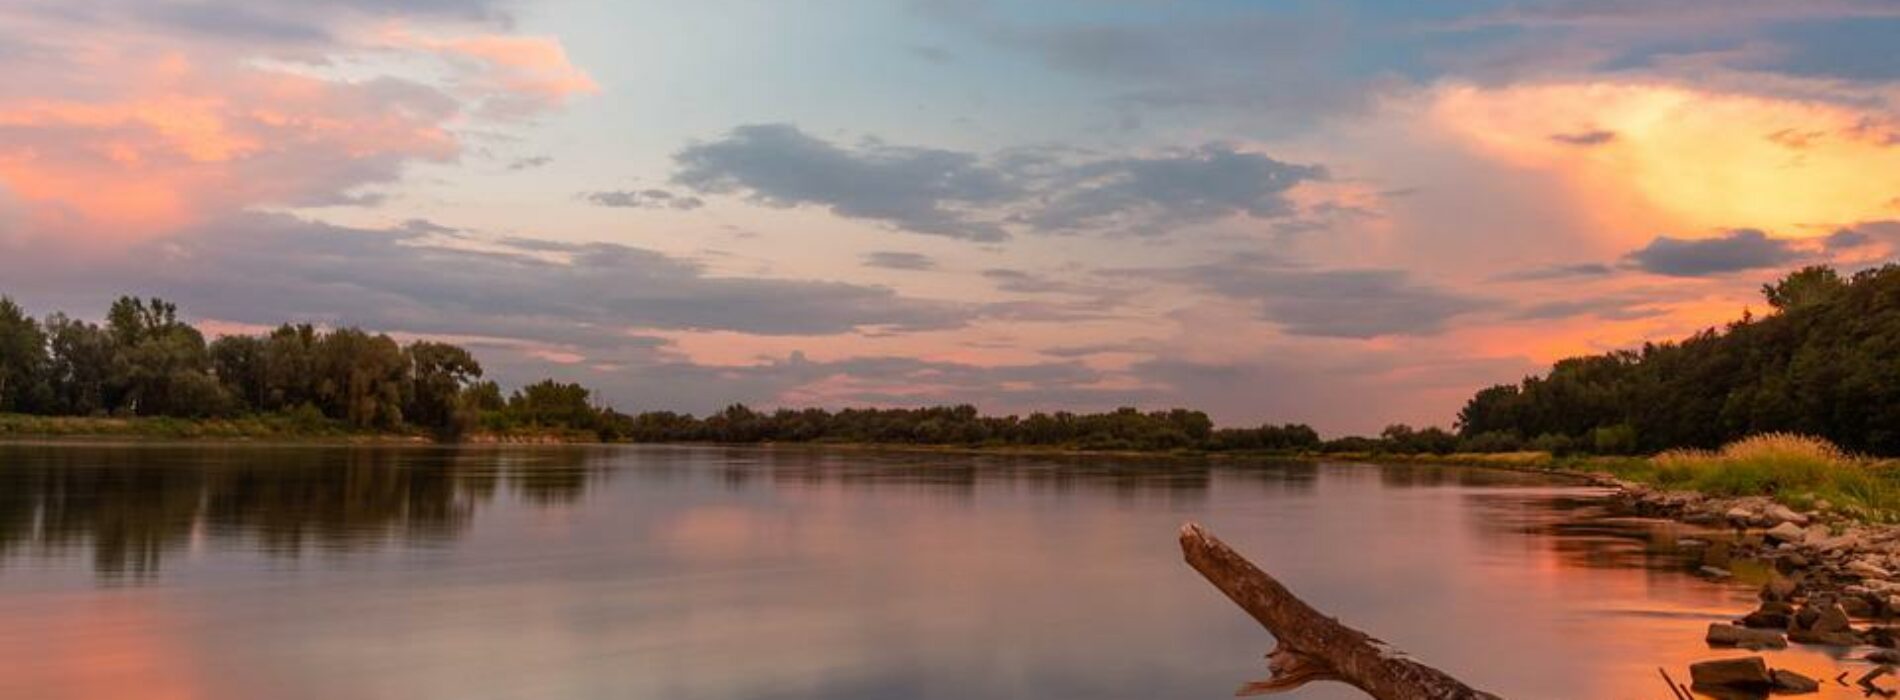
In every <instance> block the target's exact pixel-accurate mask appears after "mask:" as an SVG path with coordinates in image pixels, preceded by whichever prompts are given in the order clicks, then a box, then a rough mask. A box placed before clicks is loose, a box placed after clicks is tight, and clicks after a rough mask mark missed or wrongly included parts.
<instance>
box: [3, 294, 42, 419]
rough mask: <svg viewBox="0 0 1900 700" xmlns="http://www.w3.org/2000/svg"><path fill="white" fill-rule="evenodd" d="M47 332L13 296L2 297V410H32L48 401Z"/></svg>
mask: <svg viewBox="0 0 1900 700" xmlns="http://www.w3.org/2000/svg"><path fill="white" fill-rule="evenodd" d="M47 366H48V360H47V357H46V334H45V333H44V332H42V331H41V330H40V324H39V323H38V322H36V321H34V320H33V318H32V317H30V316H27V315H26V312H25V311H24V310H22V309H21V308H20V305H19V304H15V303H13V300H12V299H9V298H7V297H0V411H32V410H36V409H38V408H39V407H40V405H41V404H42V403H44V402H45V401H46V392H47V384H46V370H47Z"/></svg>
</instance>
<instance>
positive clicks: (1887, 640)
mask: <svg viewBox="0 0 1900 700" xmlns="http://www.w3.org/2000/svg"><path fill="white" fill-rule="evenodd" d="M1867 643H1868V644H1872V645H1874V646H1878V647H1886V648H1888V649H1894V648H1900V630H1896V629H1894V628H1892V627H1870V628H1868V629H1867Z"/></svg>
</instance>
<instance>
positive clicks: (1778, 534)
mask: <svg viewBox="0 0 1900 700" xmlns="http://www.w3.org/2000/svg"><path fill="white" fill-rule="evenodd" d="M1764 534H1765V535H1766V536H1767V537H1768V539H1771V540H1774V541H1776V542H1800V541H1803V540H1805V539H1807V537H1808V531H1807V530H1803V529H1801V526H1800V525H1796V524H1794V523H1792V522H1786V521H1784V522H1782V523H1781V524H1780V525H1776V526H1774V528H1773V529H1770V530H1769V531H1768V532H1767V533H1764Z"/></svg>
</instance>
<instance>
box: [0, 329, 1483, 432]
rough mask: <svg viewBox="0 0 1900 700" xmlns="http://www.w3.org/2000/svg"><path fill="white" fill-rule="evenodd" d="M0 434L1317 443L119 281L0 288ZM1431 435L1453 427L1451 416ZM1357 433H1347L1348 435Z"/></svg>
mask: <svg viewBox="0 0 1900 700" xmlns="http://www.w3.org/2000/svg"><path fill="white" fill-rule="evenodd" d="M0 414H7V415H0V435H52V436H58V435H85V434H97V433H105V434H111V435H127V436H152V437H243V438H268V437H289V436H328V435H348V434H354V433H399V434H418V435H419V434H430V435H433V436H435V437H439V438H444V439H454V438H457V437H461V436H464V435H466V434H469V433H472V432H480V433H486V434H489V435H498V436H503V437H506V436H510V435H523V436H537V437H539V436H549V435H552V436H556V437H564V438H572V439H585V440H608V441H614V440H631V441H640V442H729V443H756V442H832V443H885V444H917V445H959V446H1049V447H1069V448H1080V449H1096V450H1183V449H1195V450H1249V451H1278V452H1296V451H1308V450H1313V449H1317V448H1319V447H1321V442H1320V437H1319V434H1318V433H1317V432H1315V431H1314V430H1313V429H1312V428H1311V427H1308V426H1305V425H1293V424H1290V425H1265V426H1261V427H1258V428H1224V429H1216V428H1215V427H1214V425H1213V422H1212V421H1211V420H1209V419H1208V417H1207V414H1205V413H1202V412H1200V411H1189V410H1184V409H1174V410H1169V411H1154V412H1141V411H1137V410H1135V409H1132V408H1123V409H1118V410H1115V411H1111V412H1107V413H1094V414H1078V413H1068V412H1057V413H1036V414H1031V415H1029V416H1027V417H1017V416H984V415H980V414H978V412H977V410H976V408H974V407H972V406H946V407H934V408H919V409H846V410H841V411H835V412H833V411H827V410H823V409H816V408H812V409H780V410H777V411H773V412H769V413H767V412H760V411H755V410H753V409H751V408H749V407H746V406H744V405H733V406H731V407H729V408H727V409H725V410H723V411H719V412H717V413H713V414H711V415H708V416H704V417H695V416H692V415H687V414H682V413H674V412H670V411H655V412H649V413H641V414H637V415H629V414H625V413H621V412H619V411H616V410H614V409H612V408H609V407H605V406H602V405H600V403H598V401H597V397H596V396H595V395H594V393H593V392H592V391H590V390H588V389H587V388H586V387H583V386H580V385H578V384H570V383H564V382H557V381H554V380H544V381H540V382H536V383H534V384H529V385H527V386H524V387H521V388H520V389H518V390H516V391H513V392H509V393H506V394H504V393H503V391H502V389H501V387H500V386H499V385H497V384H496V383H494V382H492V381H483V380H482V366H481V364H480V362H478V361H477V360H476V359H475V357H474V355H473V354H471V353H470V352H469V351H468V350H466V349H464V348H461V347H457V346H455V345H450V344H447V343H439V342H431V341H416V342H412V343H409V344H407V345H403V344H399V343H397V342H396V341H395V340H393V339H391V338H390V337H389V336H387V335H381V334H371V333H368V332H365V331H362V330H360V329H356V328H338V329H334V330H319V329H317V328H315V327H313V326H310V325H308V324H305V325H288V324H287V325H284V326H281V327H279V328H277V329H276V330H274V331H272V332H270V333H268V334H265V335H229V336H224V337H220V338H218V339H216V340H213V341H210V342H206V341H205V337H204V334H202V333H201V332H199V331H198V330H197V329H196V328H193V327H192V326H190V325H188V324H186V323H184V322H181V321H179V320H178V309H177V307H176V306H175V305H173V304H171V303H169V302H166V301H163V300H160V299H139V298H134V297H123V298H120V299H119V300H118V301H117V302H115V303H114V304H113V305H112V308H111V310H110V311H108V312H107V314H106V322H105V324H104V325H95V324H92V323H88V322H85V321H79V320H75V319H73V318H71V317H68V316H66V315H65V314H57V313H56V314H53V315H52V316H50V317H48V318H47V319H46V320H45V321H43V322H42V321H38V320H35V319H34V318H33V317H31V316H29V315H28V314H27V313H26V312H25V311H24V310H23V309H21V308H20V307H19V305H17V304H15V303H14V302H12V301H11V300H8V299H5V298H0ZM1437 434H1439V435H1442V436H1445V437H1449V435H1448V434H1445V433H1443V431H1438V433H1437ZM1354 445H1355V446H1357V443H1354Z"/></svg>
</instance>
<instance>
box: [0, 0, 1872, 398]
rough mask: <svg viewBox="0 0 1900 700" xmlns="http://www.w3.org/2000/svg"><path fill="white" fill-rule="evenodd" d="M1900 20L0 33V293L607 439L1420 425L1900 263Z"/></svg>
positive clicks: (1450, 17) (67, 10) (605, 16)
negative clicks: (1014, 428) (407, 361)
mask: <svg viewBox="0 0 1900 700" xmlns="http://www.w3.org/2000/svg"><path fill="white" fill-rule="evenodd" d="M1896 39H1900V2H1894V1H1893V0H1877V1H1875V0H1865V1H1863V0H1808V1H1805V2H1783V1H1778V0H1677V1H1673V2H1666V1H1659V0H1658V1H1652V0H1593V1H1589V2H1584V1H1572V0H1541V1H1537V2H1507V1H1503V0H1488V1H1474V2H1459V3H1420V2H1415V1H1413V0H1359V1H1318V0H1314V1H1304V0H1201V1H1192V2H1190V1H1177V2H1163V1H1161V0H1034V1H1033V2H1031V1H1023V2H1001V1H1000V0H995V1H985V0H879V1H871V0H810V1H806V2H783V1H782V0H698V1H696V2H691V3H681V2H647V1H643V0H630V1H622V2H607V1H604V0H547V1H545V2H511V1H509V0H244V1H241V2H240V1H237V0H14V1H12V2H7V3H5V4H4V5H0V294H6V295H8V296H11V297H12V298H14V299H15V300H17V301H19V302H20V303H21V304H23V305H25V306H27V307H28V308H29V310H31V311H33V312H35V313H40V314H45V313H50V312H52V311H55V310H61V311H66V312H68V313H71V314H73V315H76V316H80V317H91V318H97V317H98V316H100V315H101V314H102V313H103V310H104V308H105V306H106V305H107V304H108V303H109V302H110V300H111V299H112V298H114V297H116V296H118V295H120V294H137V295H158V296H162V297H165V298H167V299H171V300H173V301H176V302H178V303H179V304H180V306H181V308H182V310H183V313H184V315H186V316H188V317H189V318H190V319H191V320H192V321H194V322H196V323H199V324H200V325H201V327H203V328H206V329H208V330H209V331H211V332H213V333H245V332H259V331H263V330H267V329H268V328H269V327H271V326H274V325H276V324H278V323H281V322H284V321H297V322H311V323H317V324H320V325H325V326H331V327H335V326H347V325H355V326H361V327H364V328H367V329H371V330H376V331H383V332H388V333H390V334H392V335H394V336H397V337H399V338H404V339H414V338H436V339H446V340H451V341H453V342H459V343H463V344H465V345H468V346H470V347H471V348H472V349H474V350H475V351H476V352H477V353H478V355H479V356H480V357H481V358H482V359H483V361H484V364H485V365H486V367H487V368H488V371H489V376H490V377H492V378H496V379H498V380H500V381H502V382H503V383H504V384H505V385H519V384H521V383H525V382H527V381H532V380H536V379H539V378H542V377H554V378H557V379H562V380H568V381H580V382H583V383H586V384H588V385H590V386H592V387H595V388H596V389H597V390H598V391H599V392H600V395H601V398H602V399H603V400H604V401H605V402H606V403H608V404H610V405H613V406H614V407H616V408H618V409H620V410H623V411H640V410H656V409H671V410H685V411H691V412H696V413H703V412H706V411H710V410H715V409H717V408H719V407H722V406H724V405H726V404H729V403H733V402H745V403H748V404H750V405H753V406H755V407H776V406H792V407H802V406H825V407H839V406H846V405H854V406H862V405H875V406H915V405H932V404H945V403H972V404H975V405H977V406H978V407H980V408H982V409H984V410H986V411H992V412H1027V411H1034V410H1101V409H1107V408H1113V407H1116V406H1123V405H1133V406H1139V407H1143V408H1148V409H1159V408H1166V407H1172V406H1190V407H1196V408H1201V409H1204V410H1207V411H1208V412H1209V413H1210V414H1211V415H1212V416H1213V417H1214V418H1215V420H1216V421H1217V422H1218V423H1220V424H1223V425H1251V424H1257V423H1260V422H1267V421H1270V422H1276V423H1277V422H1287V421H1299V422H1306V423H1310V424H1312V425H1314V426H1316V427H1318V428H1319V429H1320V430H1321V431H1322V432H1324V433H1327V434H1329V435H1330V434H1341V433H1366V432H1376V431H1378V430H1379V429H1380V428H1381V427H1383V426H1385V425H1387V424H1390V423H1395V422H1406V423H1410V424H1413V425H1433V424H1436V425H1442V426H1450V425H1451V423H1452V421H1453V419H1454V416H1455V413H1456V411H1457V409H1458V407H1459V406H1460V405H1462V403H1463V401H1464V400H1465V398H1467V397H1469V396H1470V394H1471V393H1472V392H1473V391H1475V390H1477V389H1479V388H1482V387H1484V386H1488V385H1491V384H1496V383H1503V382H1513V381H1516V380H1518V379H1521V378H1522V377H1524V376H1525V375H1527V374H1532V373H1536V372H1538V371H1539V370H1540V368H1542V367H1545V366H1547V365H1548V364H1549V363H1550V362H1552V361H1555V360H1557V359H1561V358H1563V357H1568V356H1573V355H1578V354H1584V353H1596V352H1603V351H1607V350H1612V349H1618V348H1629V347H1638V346H1640V345H1641V344H1642V343H1644V342H1648V341H1661V340H1667V339H1671V338H1679V337H1682V336H1685V335H1688V334H1690V333H1694V332H1696V331H1698V330H1700V329H1703V328H1708V327H1711V326H1719V325H1721V324H1722V323H1725V322H1726V321H1728V320H1731V319H1734V318H1737V317H1739V316H1740V315H1741V314H1742V313H1743V312H1744V310H1752V311H1755V312H1756V313H1759V312H1760V311H1761V309H1762V308H1763V307H1764V304H1763V303H1762V302H1761V301H1760V300H1759V289H1760V286H1761V284H1763V283H1764V282H1768V281H1772V280H1773V279H1775V278H1776V277H1777V276H1779V274H1781V273H1783V272H1785V271H1787V270H1789V269H1792V268H1795V267H1799V266H1802V265H1808V264H1829V265H1834V266H1836V267H1839V268H1841V269H1843V270H1853V269H1860V268H1864V267H1869V266H1873V265H1879V264H1885V263H1887V262H1889V261H1891V260H1893V259H1894V257H1895V254H1896V251H1900V51H1895V50H1894V49H1893V44H1894V42H1895V40H1896Z"/></svg>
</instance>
